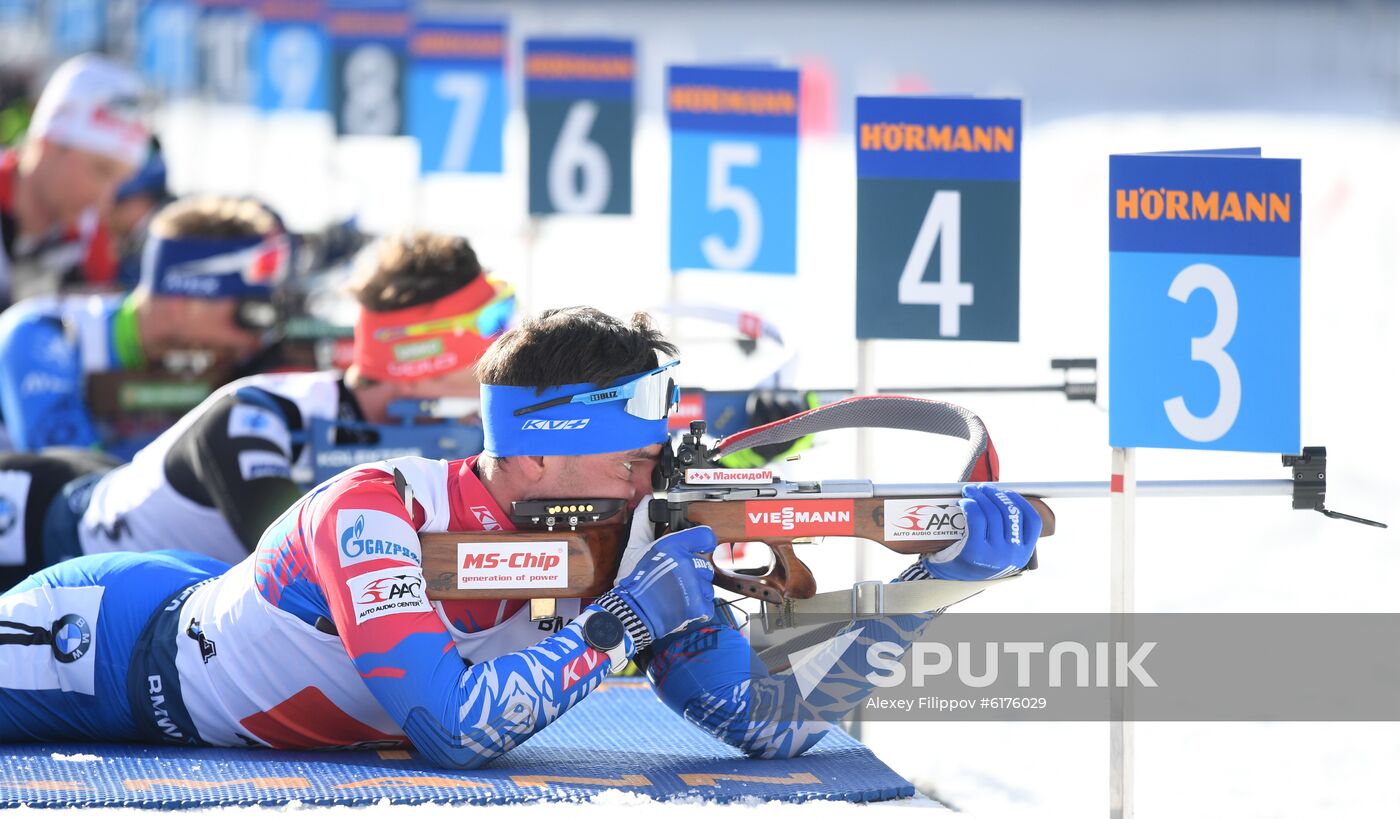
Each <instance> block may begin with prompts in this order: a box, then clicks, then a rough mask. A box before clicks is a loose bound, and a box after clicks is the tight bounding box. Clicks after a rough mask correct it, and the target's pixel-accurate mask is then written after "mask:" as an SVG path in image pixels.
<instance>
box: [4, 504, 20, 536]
mask: <svg viewBox="0 0 1400 819" xmlns="http://www.w3.org/2000/svg"><path fill="white" fill-rule="evenodd" d="M18 520H19V507H17V506H15V502H14V501H12V500H10V499H9V498H7V497H5V496H3V495H0V537H3V536H4V535H7V534H9V532H10V530H11V529H13V528H15V522H16V521H18Z"/></svg>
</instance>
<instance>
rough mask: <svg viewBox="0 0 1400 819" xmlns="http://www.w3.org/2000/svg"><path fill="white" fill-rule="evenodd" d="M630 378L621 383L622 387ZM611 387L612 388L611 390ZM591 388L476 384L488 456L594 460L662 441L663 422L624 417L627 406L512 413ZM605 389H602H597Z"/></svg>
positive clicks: (571, 406) (561, 406)
mask: <svg viewBox="0 0 1400 819" xmlns="http://www.w3.org/2000/svg"><path fill="white" fill-rule="evenodd" d="M632 377H633V376H629V377H627V378H623V379H620V382H626V381H628V380H630V379H631V378H632ZM614 386H615V385H614ZM599 389H600V388H599V387H597V386H595V385H593V384H565V385H563V386H560V387H551V388H550V389H547V390H545V391H544V392H539V391H537V390H536V389H535V388H534V387H502V386H498V385H495V384H482V385H481V421H482V427H483V429H484V431H485V433H486V447H485V450H484V452H485V453H486V454H487V455H494V456H496V457H498V458H507V457H510V456H512V455H596V454H598V453H601V452H626V451H627V450H631V449H640V448H642V447H646V446H651V445H652V444H656V443H660V442H662V441H664V440H666V436H667V432H666V419H665V418H661V419H658V420H655V421H649V420H646V419H643V418H638V417H636V416H634V415H632V414H630V413H628V412H627V409H626V402H624V401H609V402H605V403H599V404H580V403H567V404H559V405H557V406H553V407H547V408H545V409H541V410H536V411H534V412H531V413H529V414H527V415H516V414H515V411H516V410H518V409H522V408H524V407H529V406H533V405H535V404H539V403H542V402H545V401H549V400H551V399H555V398H565V397H568V396H570V395H575V394H578V393H584V392H589V391H596V390H599ZM602 389H605V388H602Z"/></svg>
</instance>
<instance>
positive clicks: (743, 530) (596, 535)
mask: <svg viewBox="0 0 1400 819" xmlns="http://www.w3.org/2000/svg"><path fill="white" fill-rule="evenodd" d="M928 499H930V496H928V495H919V496H909V497H874V498H856V499H853V500H844V501H842V502H843V503H850V504H851V514H850V521H849V527H847V528H848V529H849V531H840V532H833V531H832V526H831V525H830V524H829V523H824V522H822V521H820V520H817V521H813V522H809V523H804V522H802V521H801V520H798V519H797V516H796V515H793V516H792V517H793V521H792V523H791V531H783V533H782V534H780V535H777V534H773V535H769V534H755V533H754V532H753V528H754V527H753V526H752V523H751V520H750V518H749V516H748V512H749V511H750V510H749V504H750V503H752V502H753V501H743V500H738V499H736V500H733V501H691V502H687V503H685V504H684V505H685V506H686V510H685V517H686V519H687V520H688V521H689V522H690V524H691V525H695V526H709V527H710V528H712V529H713V530H714V532H715V540H716V541H717V542H719V543H764V544H766V545H767V546H768V547H769V549H771V550H772V553H773V562H772V565H771V566H770V568H769V570H768V572H767V573H766V574H749V573H746V572H742V571H740V572H734V571H730V570H728V569H726V568H724V567H722V566H718V565H716V566H715V585H716V586H719V587H720V588H722V589H725V590H727V591H731V592H734V593H736V594H742V595H744V596H746V597H752V598H754V599H757V600H763V601H766V602H770V603H781V602H782V601H783V600H787V599H805V598H809V597H811V596H812V595H814V594H816V591H817V584H816V579H815V578H814V577H813V576H812V572H811V570H810V569H808V568H807V564H805V563H803V562H802V560H801V558H799V557H798V556H797V553H796V552H795V551H794V549H793V545H794V543H795V542H802V541H806V540H810V539H812V538H815V537H822V536H828V535H830V536H839V537H859V538H864V539H866V540H869V541H872V542H874V543H878V544H880V545H881V546H884V547H885V548H887V549H889V550H891V551H894V552H898V553H900V554H907V555H917V554H926V553H929V552H936V551H939V550H940V549H945V548H947V547H949V546H951V545H953V544H954V543H956V542H957V539H956V538H947V539H941V540H914V539H887V538H886V527H885V519H884V510H885V502H886V501H901V500H905V501H917V500H928ZM938 499H941V500H947V501H952V500H953V499H954V497H953V496H940V497H938ZM1027 500H1029V501H1030V503H1031V505H1032V506H1034V507H1035V509H1036V511H1037V512H1039V513H1040V517H1041V522H1042V524H1041V537H1049V536H1050V535H1053V534H1054V533H1055V513H1054V511H1053V510H1051V509H1050V507H1049V506H1047V505H1046V504H1045V502H1044V501H1042V500H1040V499H1039V498H1027ZM766 503H773V501H766ZM782 504H783V505H784V506H785V507H788V508H791V509H792V510H793V511H794V512H801V511H804V509H803V507H804V505H817V506H822V505H825V506H827V507H829V506H830V504H831V501H830V500H824V499H811V500H806V499H803V500H787V499H784V500H783V501H782ZM814 508H815V507H814ZM780 520H781V518H780ZM775 525H777V526H779V527H780V528H781V527H783V526H784V524H783V523H781V522H780V523H778V524H775ZM627 535H628V527H627V525H626V523H625V522H623V521H612V520H604V521H600V522H597V523H592V522H580V523H579V524H578V526H577V527H576V528H575V529H572V530H560V531H553V532H547V531H513V532H440V533H425V534H422V535H420V541H421V543H422V546H423V577H424V579H425V580H426V582H427V591H428V597H429V598H430V599H434V600H502V599H505V600H530V599H569V598H576V597H585V598H587V597H597V596H598V595H601V594H603V593H604V592H606V591H607V590H608V589H610V588H612V586H613V582H614V580H615V578H616V576H617V569H618V566H619V564H620V563H621V561H622V553H623V550H624V549H625V548H626V543H627ZM541 543H563V544H564V545H565V549H566V552H567V556H568V557H567V563H566V566H565V567H564V569H565V571H564V572H563V573H562V574H563V577H562V578H559V579H558V580H556V581H555V583H556V584H555V585H550V586H543V585H529V584H528V583H523V584H519V585H509V586H502V585H498V584H497V583H495V582H493V583H492V584H491V585H490V586H485V585H472V584H468V585H469V587H467V588H463V587H462V586H463V585H464V584H462V583H459V582H458V581H459V572H460V570H461V568H462V565H461V564H462V557H461V553H462V551H463V550H462V549H461V548H460V545H461V544H473V545H476V546H478V547H480V546H493V545H494V546H499V547H500V549H499V551H500V553H501V554H506V553H513V554H529V553H531V552H532V551H538V550H540V549H542V548H543V547H540V546H534V547H532V546H531V545H530V544H541ZM710 561H711V563H714V556H713V555H711V557H710ZM502 573H503V574H510V573H514V574H515V575H517V576H521V577H524V576H526V575H528V574H529V571H528V570H526V569H512V568H511V567H509V566H508V565H507V566H504V567H502Z"/></svg>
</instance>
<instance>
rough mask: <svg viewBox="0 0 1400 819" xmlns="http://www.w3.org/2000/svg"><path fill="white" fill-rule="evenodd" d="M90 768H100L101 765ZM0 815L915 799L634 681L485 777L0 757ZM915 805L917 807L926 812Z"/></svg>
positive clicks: (342, 754) (861, 751) (349, 763)
mask: <svg viewBox="0 0 1400 819" xmlns="http://www.w3.org/2000/svg"><path fill="white" fill-rule="evenodd" d="M92 757H99V758H100V761H99V760H96V759H93V758H92ZM0 758H3V759H4V760H5V764H4V766H3V770H0V808H12V807H18V806H20V805H29V806H32V807H45V808H58V807H128V808H164V809H171V810H174V809H184V808H207V807H222V806H230V805H236V806H247V805H265V806H278V805H285V804H287V803H288V802H291V801H293V800H297V801H300V802H302V803H304V804H309V805H351V806H356V805H373V804H376V803H377V802H379V800H381V799H388V800H389V801H390V802H393V803H395V804H415V803H421V802H447V803H457V804H472V805H501V804H514V803H522V802H560V801H581V800H586V799H589V798H590V797H592V796H593V795H594V794H597V793H600V792H602V791H604V790H606V789H609V788H617V789H622V790H626V791H629V792H633V793H638V794H645V795H647V796H650V797H652V798H653V799H657V800H663V801H664V800H670V799H677V798H686V799H695V798H697V797H698V798H702V799H707V800H713V801H715V802H733V801H735V800H750V799H759V800H764V801H767V800H779V801H784V802H805V801H810V800H838V801H846V802H874V801H880V800H886V799H900V798H907V797H912V796H913V795H914V786H913V785H911V784H909V783H908V782H906V781H905V780H904V779H903V778H902V777H901V776H899V775H898V774H896V773H895V772H894V771H892V770H890V769H889V767H887V766H886V765H885V764H884V763H883V762H881V761H880V760H878V759H876V758H875V755H874V754H872V753H871V752H870V749H869V748H866V747H865V746H864V745H862V744H860V743H859V742H857V741H856V740H854V739H852V738H851V737H850V736H849V735H848V734H846V733H844V732H843V731H841V730H840V729H834V730H832V731H831V733H830V734H828V735H827V736H826V738H825V739H823V740H822V741H821V742H820V743H818V744H817V746H816V747H815V748H813V749H812V750H810V751H808V752H807V753H806V754H804V755H802V756H800V757H798V758H796V759H786V760H750V759H745V758H744V757H743V755H742V754H740V753H739V752H738V751H736V750H735V749H733V748H731V747H729V746H728V745H725V744H724V743H722V742H720V741H719V740H716V739H713V738H711V737H710V736H708V735H706V734H703V733H701V732H700V731H699V730H698V729H697V728H695V727H694V726H692V725H690V724H689V723H687V722H685V721H684V720H683V719H681V718H680V717H679V716H677V715H676V714H674V713H673V712H672V711H671V710H670V709H669V708H667V707H666V706H665V705H664V704H663V703H662V702H660V701H659V700H658V699H657V698H656V695H655V694H653V693H652V691H651V686H650V685H648V684H647V683H646V682H643V681H641V680H617V681H613V682H609V683H605V684H604V685H603V686H602V687H601V688H599V689H598V690H597V691H595V692H593V693H592V694H591V695H589V696H588V698H587V699H585V700H584V701H583V702H582V703H580V704H579V705H578V706H576V707H575V708H573V709H571V710H570V711H569V712H568V713H567V714H565V715H564V716H563V717H562V718H560V719H559V720H558V721H557V722H555V723H554V724H552V725H550V726H549V727H548V728H545V729H544V730H543V731H541V732H540V733H539V734H537V735H535V736H534V737H531V738H530V740H529V741H527V742H525V743H524V744H523V745H521V746H520V747H519V748H516V749H515V750H513V751H511V752H510V753H507V754H505V755H504V756H502V757H501V758H499V759H497V760H496V761H495V762H494V763H492V764H491V765H489V766H488V767H485V768H482V769H479V770H475V771H449V770H443V769H440V768H434V767H431V766H430V765H428V764H426V763H425V762H424V761H423V760H422V759H420V758H418V757H417V756H415V755H414V754H413V752H411V751H407V750H381V751H301V752H284V751H269V750H266V749H261V750H260V749H242V748H239V749H230V748H183V747H178V748H177V747H174V746H161V747H153V746H137V745H93V744H82V745H79V744H71V745H70V744H63V745H0ZM925 804H927V803H925Z"/></svg>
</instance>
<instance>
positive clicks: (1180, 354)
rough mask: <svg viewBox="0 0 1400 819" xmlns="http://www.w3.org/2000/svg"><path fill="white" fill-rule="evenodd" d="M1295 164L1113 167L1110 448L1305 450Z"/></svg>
mask: <svg viewBox="0 0 1400 819" xmlns="http://www.w3.org/2000/svg"><path fill="white" fill-rule="evenodd" d="M1299 178H1300V163H1299V162H1298V160H1294V159H1262V158H1259V156H1258V155H1257V153H1256V152H1236V153H1221V152H1209V153H1207V152H1202V153H1198V154H1172V155H1167V154H1163V155H1137V156H1114V157H1112V158H1111V159H1110V162H1109V188H1110V193H1109V260H1110V261H1109V419H1108V426H1109V443H1110V444H1111V445H1112V446H1115V447H1166V448H1177V449H1220V450H1239V451H1250V452H1282V453H1293V452H1298V451H1299V437H1300V433H1299V423H1300V422H1299V343H1300V342H1299V331H1298V325H1299V313H1300V296H1299V292H1300V268H1299V259H1298V248H1299V221H1300V217H1301V216H1302V202H1301V199H1300V190H1299Z"/></svg>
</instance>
